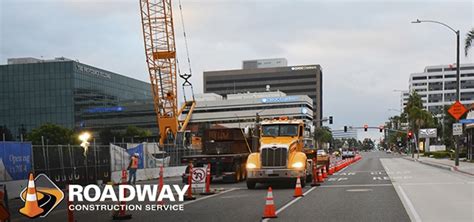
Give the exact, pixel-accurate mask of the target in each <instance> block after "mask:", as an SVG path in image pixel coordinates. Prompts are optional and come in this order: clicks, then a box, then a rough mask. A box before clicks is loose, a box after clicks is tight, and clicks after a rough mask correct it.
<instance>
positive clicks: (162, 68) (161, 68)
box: [140, 0, 196, 145]
mask: <svg viewBox="0 0 474 222" xmlns="http://www.w3.org/2000/svg"><path fill="white" fill-rule="evenodd" d="M180 9H181V4H180ZM140 10H141V19H142V28H143V40H144V44H145V55H146V62H147V65H148V71H149V75H150V81H151V87H152V94H153V100H154V109H155V112H156V122H157V124H158V127H159V139H160V145H163V144H172V143H177V142H178V141H180V140H181V141H182V140H183V139H184V138H185V136H184V135H183V136H181V135H179V134H184V132H185V129H186V126H187V124H188V122H189V120H190V118H191V114H192V112H193V110H194V107H195V106H196V103H195V101H194V94H193V96H192V99H191V100H189V101H186V96H185V101H184V103H183V105H182V107H181V108H180V109H179V110H178V95H177V73H178V74H179V72H180V71H179V66H178V65H177V63H178V59H177V57H176V43H175V33H174V24H173V13H172V1H171V0H140ZM183 30H184V23H183ZM183 33H184V36H185V37H186V34H185V32H183ZM187 48H188V47H187V41H186V50H187ZM187 55H188V62H189V53H187ZM189 64H190V62H189ZM189 71H190V72H189V74H180V77H182V78H183V79H184V81H185V82H184V84H183V93H184V87H190V88H191V90H192V84H191V83H190V82H189V81H188V79H189V78H190V77H191V66H190V65H189ZM186 108H187V109H189V111H188V114H187V115H186V118H184V120H180V119H179V116H180V115H181V113H182V112H183V110H184V109H186Z"/></svg>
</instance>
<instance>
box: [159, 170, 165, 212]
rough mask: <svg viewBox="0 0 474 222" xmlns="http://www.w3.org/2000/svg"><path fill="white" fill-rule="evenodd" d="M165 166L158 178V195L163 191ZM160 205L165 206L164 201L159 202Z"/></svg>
mask: <svg viewBox="0 0 474 222" xmlns="http://www.w3.org/2000/svg"><path fill="white" fill-rule="evenodd" d="M163 171H164V170H163V165H161V166H160V174H159V178H158V193H161V189H163ZM158 204H160V205H163V200H159V201H158Z"/></svg>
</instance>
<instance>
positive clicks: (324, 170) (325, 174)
mask: <svg viewBox="0 0 474 222" xmlns="http://www.w3.org/2000/svg"><path fill="white" fill-rule="evenodd" d="M327 177H328V173H327V171H326V166H323V178H327Z"/></svg>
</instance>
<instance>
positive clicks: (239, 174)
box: [181, 153, 249, 183]
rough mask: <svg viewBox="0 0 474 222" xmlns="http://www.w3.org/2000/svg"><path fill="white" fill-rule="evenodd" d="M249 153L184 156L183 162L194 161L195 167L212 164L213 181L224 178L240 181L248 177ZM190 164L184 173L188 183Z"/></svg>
mask: <svg viewBox="0 0 474 222" xmlns="http://www.w3.org/2000/svg"><path fill="white" fill-rule="evenodd" d="M248 156H249V153H239V154H215V155H203V154H201V155H192V156H184V157H182V158H181V162H182V163H184V164H189V163H190V162H192V163H193V167H206V166H207V164H211V181H217V180H222V181H223V182H231V183H235V182H239V181H242V180H245V179H246V178H247V175H246V171H245V163H246V162H247V157H248ZM188 173H189V166H188V167H186V171H185V173H184V174H183V175H182V178H183V183H187V181H188V175H189V174H188Z"/></svg>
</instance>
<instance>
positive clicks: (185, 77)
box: [176, 0, 194, 102]
mask: <svg viewBox="0 0 474 222" xmlns="http://www.w3.org/2000/svg"><path fill="white" fill-rule="evenodd" d="M178 2H179V14H180V17H181V26H182V27H183V36H184V45H185V47H186V57H187V60H188V67H189V74H186V73H184V74H181V70H180V68H179V61H178V59H176V63H177V65H178V74H179V77H181V78H182V79H183V80H184V83H183V86H182V87H183V95H184V101H185V102H186V92H185V89H184V87H185V86H189V87H190V88H191V94H192V96H193V101H194V89H193V85H192V84H191V82H189V81H188V80H189V78H191V76H192V75H193V72H192V70H191V59H190V56H189V47H188V38H187V36H186V28H185V26H184V17H183V7H182V4H181V0H179V1H178Z"/></svg>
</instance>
